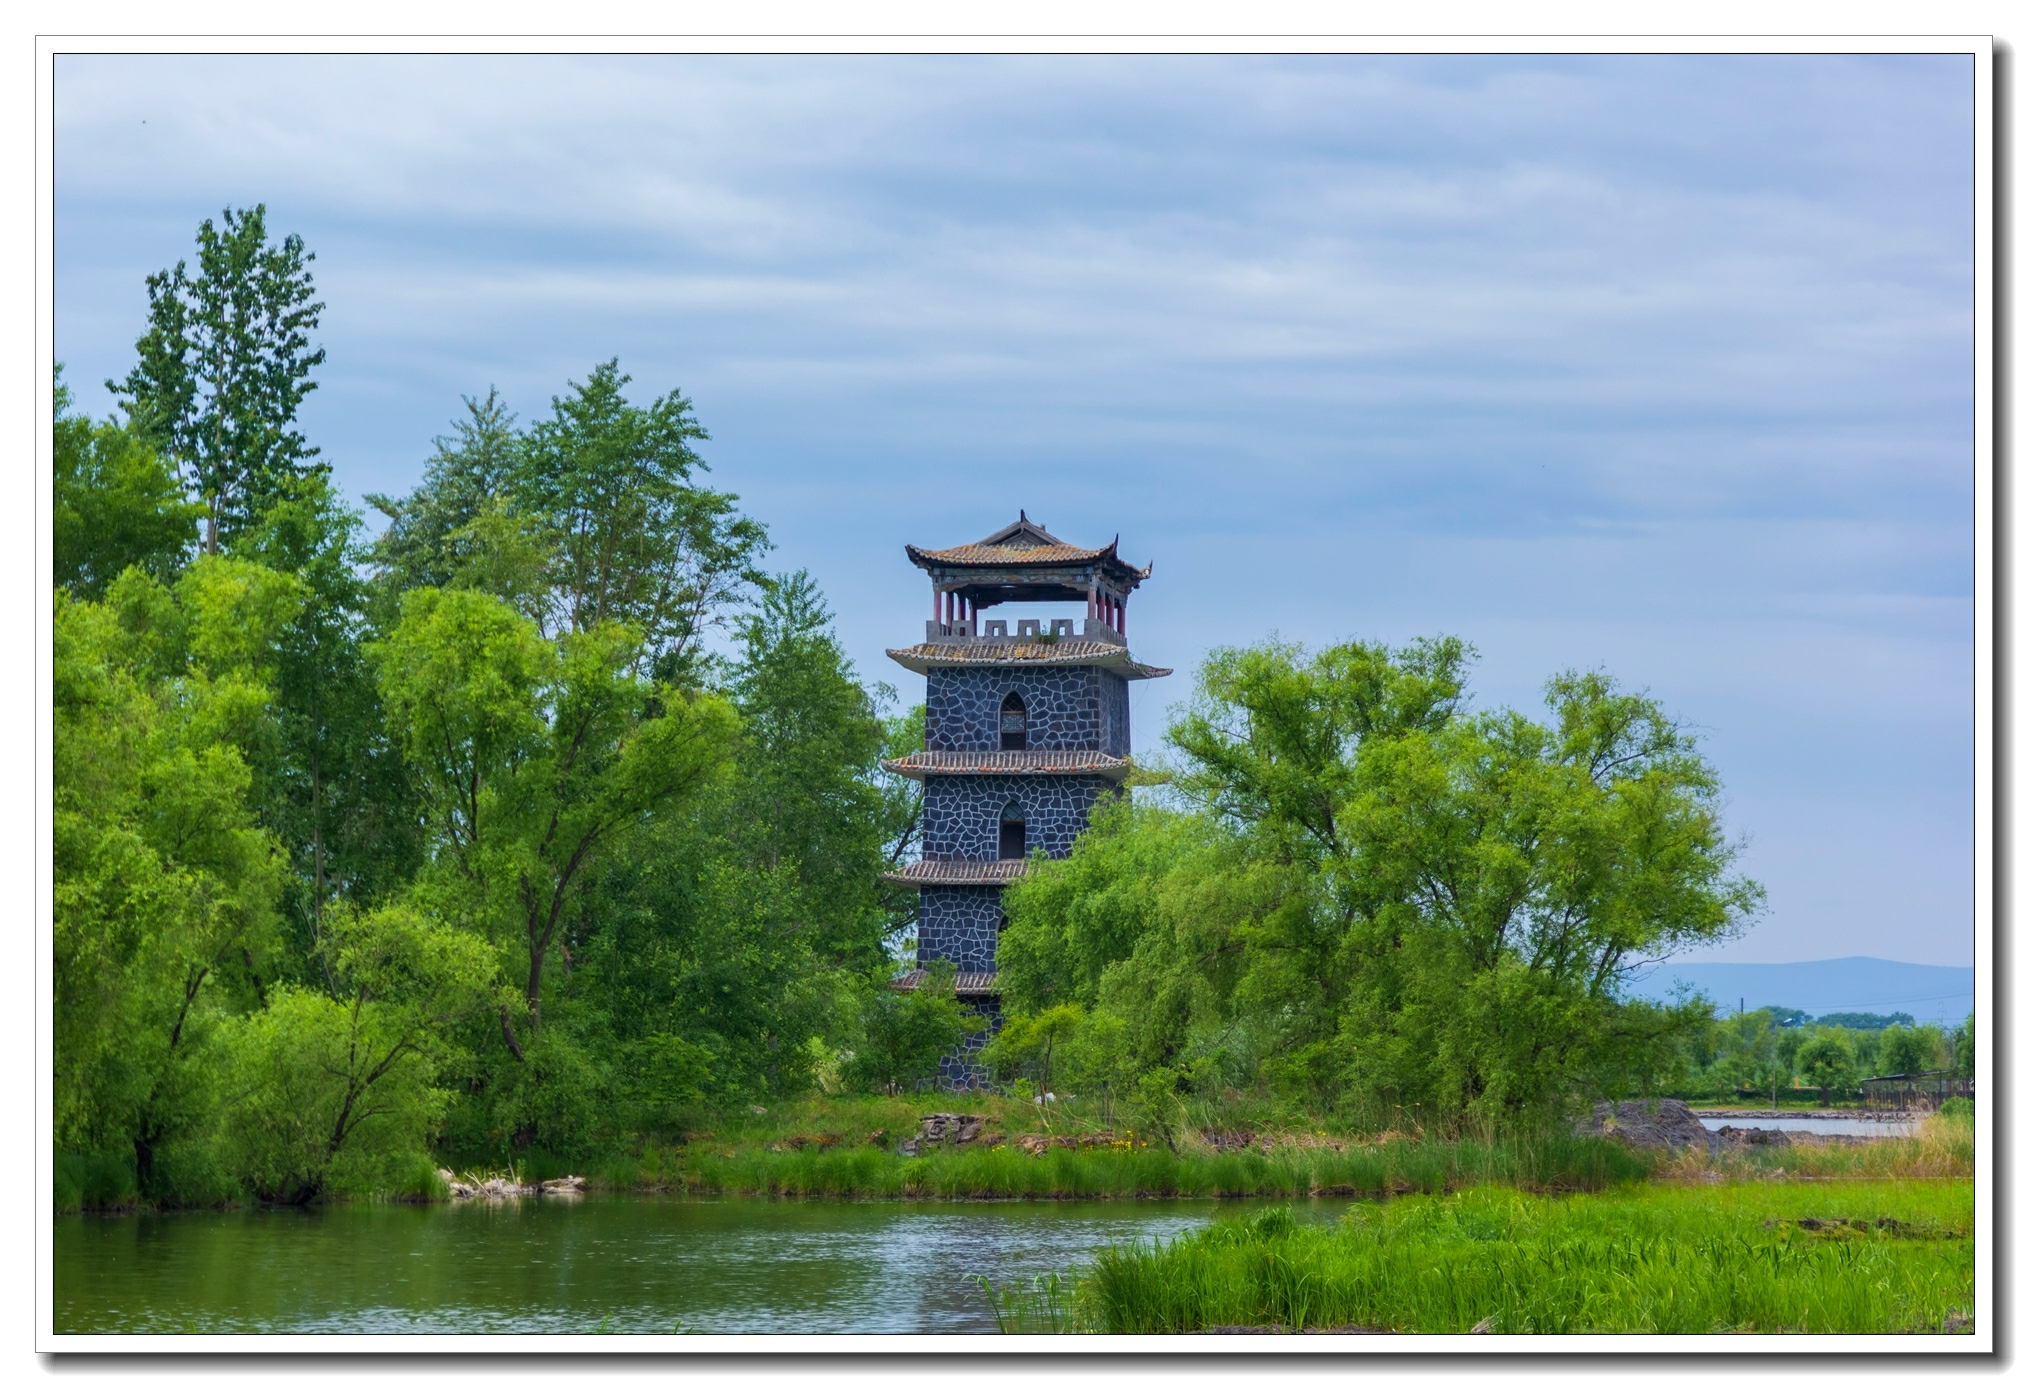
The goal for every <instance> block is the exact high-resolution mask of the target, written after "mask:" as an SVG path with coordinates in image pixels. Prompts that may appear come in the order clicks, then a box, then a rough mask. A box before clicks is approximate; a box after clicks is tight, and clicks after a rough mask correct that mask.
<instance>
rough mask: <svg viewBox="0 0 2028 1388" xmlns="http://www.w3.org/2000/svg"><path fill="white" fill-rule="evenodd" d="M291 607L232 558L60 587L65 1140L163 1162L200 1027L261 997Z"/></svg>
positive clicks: (277, 582)
mask: <svg viewBox="0 0 2028 1388" xmlns="http://www.w3.org/2000/svg"><path fill="white" fill-rule="evenodd" d="M299 603H300V595H299V590H298V587H297V585H296V584H295V583H294V582H293V580H291V579H289V578H287V577H286V576H284V575H279V574H275V573H272V572H270V571H268V570H265V569H262V568H259V567H258V566H255V565H252V564H247V563H244V562H241V561H236V560H231V559H225V558H216V559H212V558H207V559H201V560H200V561H199V562H197V563H195V564H193V565H191V566H190V567H189V568H188V569H187V570H185V571H184V573H183V575H182V576H181V577H180V578H179V579H178V581H177V584H176V586H175V588H174V589H173V590H172V589H170V588H167V587H165V586H164V585H163V584H161V583H160V582H158V581H157V580H155V579H153V578H151V577H149V576H148V575H146V574H144V573H142V572H141V571H140V570H138V569H130V570H129V571H128V572H127V573H126V574H125V575H124V576H123V577H121V578H120V579H118V580H116V581H115V582H114V583H113V585H112V587H111V590H110V591H109V593H108V594H107V599H106V601H105V602H103V603H94V602H79V601H77V600H75V599H72V598H71V597H69V596H68V595H67V594H65V593H63V592H61V591H59V593H58V595H57V601H56V614H55V616H56V621H55V638H54V656H55V661H54V667H53V670H54V680H53V690H52V694H53V705H54V711H55V727H54V738H53V750H54V773H55V803H54V806H53V811H54V813H53V819H52V829H53V836H54V855H53V864H52V866H53V871H54V878H55V896H54V903H53V904H54V925H55V938H54V945H55V953H54V962H55V1008H54V1032H55V1035H54V1039H55V1052H56V1068H55V1076H54V1078H55V1085H54V1098H55V1112H56V1139H57V1143H58V1145H59V1146H63V1147H66V1148H70V1149H72V1150H84V1151H98V1152H106V1153H111V1154H115V1155H120V1156H126V1155H131V1156H132V1158H133V1159H134V1161H135V1164H136V1168H137V1172H138V1175H139V1179H140V1182H141V1187H142V1190H143V1191H144V1193H147V1194H149V1195H156V1194H159V1193H161V1192H162V1189H163V1182H162V1181H161V1180H160V1179H159V1173H158V1169H157V1158H158V1156H160V1155H161V1154H162V1153H163V1152H164V1150H165V1149H166V1148H169V1147H172V1146H174V1145H176V1144H178V1143H181V1142H185V1141H186V1140H194V1135H195V1134H196V1133H197V1132H198V1130H199V1129H200V1128H201V1127H202V1125H203V1123H204V1122H205V1121H206V1119H207V1118H208V1112H209V1110H208V1102H209V1101H208V1099H206V1097H205V1095H206V1093H207V1092H208V1090H207V1085H208V1082H209V1081H208V1076H207V1075H206V1074H205V1073H203V1071H204V1062H203V1060H202V1059H201V1057H202V1055H203V1052H204V1049H205V1048H204V1041H205V1038H206V1034H207V1033H208V1031H209V1030H210V1029H211V1027H212V1024H213V1021H214V1016H215V1014H216V1013H218V1012H220V1011H227V1012H229V1011H234V1010H244V1009H247V1008H250V1007H254V1006H257V1005H258V1004H259V1002H260V998H261V993H262V991H263V987H264V983H263V979H264V976H267V977H272V975H271V974H270V972H269V970H270V967H271V964H270V961H271V958H272V954H273V949H274V943H275V925H276V901H277V897H278V895H279V891H280V886H281V861H280V855H279V848H278V845H277V844H276V843H275V841H274V838H273V836H272V835H271V834H270V833H269V832H268V831H266V830H265V829H263V828H262V827H260V825H259V824H258V822H257V819H256V816H255V811H254V808H253V805H252V803H251V799H250V794H249V791H250V787H251V783H252V775H251V771H250V769H249V764H248V763H249V749H250V748H252V747H254V746H255V745H257V744H258V743H259V742H260V741H261V739H262V738H263V737H264V736H265V735H266V733H267V731H268V707H269V698H270V684H269V679H270V676H271V670H270V667H269V664H268V661H267V658H266V657H267V649H268V646H269V643H270V642H271V640H272V639H273V636H274V634H275V632H276V631H278V630H279V629H280V628H281V627H282V626H283V625H285V624H286V623H287V622H288V621H289V620H290V619H291V617H292V616H293V615H294V612H295V610H296V608H297V606H298V605H299Z"/></svg>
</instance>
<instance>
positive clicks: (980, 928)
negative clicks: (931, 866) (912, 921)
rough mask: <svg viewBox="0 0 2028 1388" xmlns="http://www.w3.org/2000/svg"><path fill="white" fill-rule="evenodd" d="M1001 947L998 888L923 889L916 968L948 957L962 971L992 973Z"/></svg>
mask: <svg viewBox="0 0 2028 1388" xmlns="http://www.w3.org/2000/svg"><path fill="white" fill-rule="evenodd" d="M999 949H1000V889H999V888H998V887H924V888H923V889H922V906H921V908H920V911H919V913H918V915H917V916H916V925H915V962H916V967H917V968H920V969H926V968H928V967H929V966H930V965H931V964H933V963H935V962H936V961H937V960H939V959H948V960H950V961H951V962H952V963H953V964H955V965H957V966H958V972H959V973H991V972H993V968H994V959H995V957H996V956H997V955H998V952H999Z"/></svg>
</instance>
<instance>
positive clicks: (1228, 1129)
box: [54, 1096, 1974, 1213]
mask: <svg viewBox="0 0 2028 1388" xmlns="http://www.w3.org/2000/svg"><path fill="white" fill-rule="evenodd" d="M939 1098H940V1099H941V1102H942V1103H943V1104H950V1103H951V1098H950V1096H937V1097H933V1098H927V1099H884V1100H846V1101H840V1100H808V1101H804V1102H801V1103H797V1104H791V1105H782V1106H780V1107H779V1108H778V1109H777V1110H775V1111H773V1112H770V1111H768V1110H766V1109H761V1110H759V1111H758V1112H756V1111H753V1110H748V1111H746V1112H743V1113H739V1114H734V1115H722V1116H720V1118H719V1119H718V1120H717V1121H715V1122H714V1123H713V1125H712V1126H711V1127H700V1128H699V1129H698V1130H696V1131H693V1132H691V1133H689V1134H688V1135H687V1136H686V1137H685V1138H684V1139H683V1140H681V1141H676V1142H669V1143H653V1144H647V1145H644V1146H643V1147H641V1148H639V1149H637V1150H636V1151H633V1152H629V1153H624V1154H620V1155H617V1156H610V1157H606V1158H602V1159H595V1160H590V1161H586V1160H583V1159H573V1158H567V1157H559V1156H554V1155H551V1154H547V1153H543V1152H540V1151H536V1152H531V1153H527V1154H524V1156H523V1157H522V1158H521V1159H520V1160H519V1161H517V1162H515V1163H514V1164H513V1166H512V1167H511V1168H505V1169H503V1168H499V1167H487V1166H485V1165H484V1164H481V1163H450V1165H451V1166H452V1169H454V1170H455V1171H456V1172H457V1173H458V1174H457V1176H455V1177H454V1178H453V1180H454V1181H455V1182H463V1183H466V1184H469V1185H472V1186H474V1187H476V1186H480V1185H483V1184H485V1183H486V1182H487V1181H488V1180H493V1181H495V1182H498V1183H500V1184H502V1185H503V1187H504V1186H505V1185H510V1184H511V1185H513V1186H515V1187H531V1186H538V1185H540V1183H542V1182H544V1181H554V1180H556V1179H559V1178H564V1177H583V1178H585V1181H586V1184H587V1185H588V1186H589V1188H591V1189H593V1190H597V1191H608V1192H632V1193H640V1194H687V1195H699V1196H714V1197H722V1196H736V1197H755V1198H771V1199H781V1198H788V1199H844V1200H980V1199H1000V1200H1090V1199H1177V1198H1187V1197H1211V1198H1242V1197H1251V1198H1272V1199H1284V1200H1286V1199H1316V1198H1324V1197H1331V1196H1348V1197H1373V1196H1389V1195H1407V1194H1444V1193H1455V1192H1457V1191H1460V1190H1465V1189H1471V1188H1474V1187H1480V1186H1499V1187H1508V1188H1512V1189H1516V1190H1523V1191H1530V1192H1535V1193H1541V1194H1558V1193H1570V1192H1579V1191H1602V1190H1607V1189H1611V1188H1614V1187H1616V1186H1621V1185H1627V1184H1633V1183H1638V1182H1643V1181H1648V1182H1657V1181H1659V1182H1664V1183H1666V1182H1704V1183H1709V1182H1712V1181H1760V1180H1768V1179H1774V1180H1785V1179H1881V1178H1893V1177H1924V1178H1950V1179H1964V1178H1969V1177H1970V1176H1971V1175H1972V1174H1973V1169H1974V1156H1973V1142H1972V1133H1973V1129H1972V1120H1971V1117H1970V1114H1969V1112H1954V1113H1952V1114H1947V1115H1940V1116H1937V1117H1933V1118H1931V1119H1929V1120H1926V1121H1925V1123H1924V1126H1923V1127H1922V1128H1921V1129H1920V1130H1919V1131H1918V1132H1917V1133H1915V1134H1913V1135H1910V1136H1896V1137H1883V1138H1879V1139H1852V1138H1820V1137H1815V1136H1812V1135H1810V1134H1807V1133H1766V1134H1759V1135H1753V1134H1747V1135H1742V1136H1737V1137H1733V1136H1729V1137H1728V1140H1726V1141H1724V1142H1721V1143H1719V1144H1716V1146H1715V1149H1713V1148H1705V1147H1693V1148H1690V1149H1686V1150H1679V1151H1673V1152H1670V1151H1656V1150H1635V1149H1631V1148H1629V1147H1628V1146H1625V1145H1623V1144H1622V1143H1621V1142H1620V1141H1616V1140H1613V1139H1610V1138H1603V1137H1587V1136H1580V1135H1576V1134H1561V1135H1546V1136H1537V1137H1513V1138H1503V1139H1499V1140H1496V1141H1490V1142H1484V1141H1475V1140H1472V1139H1469V1138H1444V1137H1432V1136H1428V1135H1418V1134H1403V1133H1379V1134H1359V1133H1351V1132H1344V1131H1338V1132H1333V1131H1331V1130H1329V1129H1328V1128H1292V1127H1289V1126H1287V1125H1279V1124H1272V1123H1255V1124H1253V1125H1247V1124H1245V1123H1243V1122H1242V1121H1239V1120H1240V1119H1242V1118H1244V1117H1245V1116H1246V1115H1244V1114H1240V1115H1233V1114H1226V1115H1222V1121H1221V1122H1219V1123H1216V1124H1206V1125H1200V1126H1190V1127H1183V1128H1179V1129H1177V1130H1176V1131H1174V1132H1173V1133H1172V1135H1171V1136H1172V1139H1173V1142H1174V1147H1173V1148H1172V1147H1170V1146H1169V1145H1167V1144H1165V1143H1162V1142H1158V1141H1153V1140H1151V1139H1150V1138H1149V1137H1148V1136H1146V1135H1144V1134H1141V1133H1137V1132H1135V1131H1133V1130H1131V1129H1127V1128H1105V1127H1101V1126H1099V1125H1098V1123H1097V1122H1096V1121H1095V1120H1093V1119H1090V1118H1080V1117H1076V1116H1072V1115H1067V1114H1063V1113H1055V1114H1051V1115H1048V1116H1045V1115H1043V1114H1041V1113H1040V1112H1039V1111H1038V1110H1036V1109H1035V1108H1034V1106H1032V1105H1021V1104H1017V1103H1013V1102H1011V1101H1007V1100H1003V1099H998V1098H992V1097H985V1098H973V1099H972V1100H970V1102H969V1103H968V1104H967V1105H966V1106H965V1107H964V1108H963V1109H962V1110H961V1111H960V1110H957V1109H956V1108H955V1107H954V1108H953V1109H952V1110H949V1111H941V1110H938V1109H937V1108H935V1107H934V1105H936V1104H937V1102H938V1099H939ZM56 1165H57V1169H56V1173H55V1175H56V1184H55V1191H54V1195H55V1200H56V1208H57V1210H58V1212H59V1213H70V1212H75V1211H78V1210H80V1209H97V1210H102V1211H109V1212H110V1211H122V1210H125V1211H131V1210H134V1209H137V1208H141V1207H142V1202H140V1201H138V1200H137V1199H136V1197H135V1196H134V1195H133V1189H132V1178H131V1173H126V1174H124V1175H122V1173H120V1172H116V1171H97V1170H96V1169H92V1168H83V1167H81V1166H80V1164H79V1163H77V1162H76V1161H74V1160H67V1159H64V1158H62V1157H61V1156H59V1160H58V1162H57V1164H56ZM452 1184H453V1182H448V1181H446V1180H445V1179H444V1178H443V1177H442V1176H441V1175H440V1174H439V1172H438V1169H437V1166H436V1164H435V1162H433V1161H428V1160H427V1159H419V1162H418V1170H417V1173H416V1174H415V1176H414V1178H413V1179H411V1180H408V1181H405V1182H404V1183H402V1184H401V1185H400V1186H398V1187H394V1188H390V1189H388V1190H385V1191H380V1192H373V1193H365V1194H361V1193H354V1194H352V1195H350V1196H349V1197H347V1196H333V1197H331V1198H333V1199H346V1198H349V1199H352V1200H360V1199H368V1200H382V1201H419V1202H430V1201H436V1200H444V1199H449V1198H452V1196H453V1190H452Z"/></svg>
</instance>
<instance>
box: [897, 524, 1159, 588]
mask: <svg viewBox="0 0 2028 1388" xmlns="http://www.w3.org/2000/svg"><path fill="white" fill-rule="evenodd" d="M1119 548H1120V539H1119V536H1117V535H1115V536H1114V537H1113V542H1112V543H1111V544H1109V545H1106V546H1105V547H1104V548H1102V549H1085V548H1083V547H1082V546H1080V545H1067V544H1065V543H1064V542H1063V541H1061V540H1059V539H1057V538H1056V536H1054V535H1052V534H1050V533H1049V532H1048V531H1047V530H1044V529H1043V528H1042V526H1041V525H1040V524H1038V523H1037V522H1035V521H1032V520H1030V519H1028V513H1027V512H1026V511H1023V512H1022V513H1021V519H1020V520H1017V521H1015V522H1014V523H1013V524H1012V525H1005V526H1002V527H1000V529H998V530H996V531H994V532H993V533H992V534H990V535H988V536H987V537H986V538H985V539H983V540H979V541H977V542H976V543H973V544H969V545H953V546H952V547H951V548H949V549H920V548H918V547H916V546H915V545H910V546H908V557H909V559H910V560H911V561H913V562H914V563H915V564H917V565H921V566H927V565H931V564H944V565H954V566H956V567H959V568H974V567H976V568H994V569H1005V568H1045V567H1049V566H1051V565H1060V564H1091V563H1103V564H1112V565H1117V566H1118V567H1119V568H1120V569H1121V570H1123V571H1124V573H1125V574H1130V575H1133V576H1134V577H1136V578H1146V577H1148V576H1149V575H1150V574H1151V573H1153V572H1154V566H1153V565H1152V564H1151V565H1149V566H1148V567H1147V568H1145V569H1137V568H1135V567H1134V566H1133V565H1132V564H1129V563H1127V561H1126V560H1124V559H1122V558H1120V555H1119Z"/></svg>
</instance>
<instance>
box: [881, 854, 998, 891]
mask: <svg viewBox="0 0 2028 1388" xmlns="http://www.w3.org/2000/svg"><path fill="white" fill-rule="evenodd" d="M1026 871H1028V860H1027V859H1026V858H993V859H989V860H987V861H985V862H970V863H952V862H932V861H930V860H927V859H925V860H923V861H921V862H916V863H910V864H909V865H908V866H907V867H905V868H903V869H902V870H901V871H899V872H887V873H882V874H881V876H882V877H883V878H885V879H886V880H887V881H889V882H894V883H897V884H899V885H901V886H904V887H993V886H999V885H1001V884H1002V883H1006V882H1012V881H1013V880H1014V879H1015V878H1017V877H1019V876H1021V874H1022V873H1024V872H1026Z"/></svg>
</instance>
